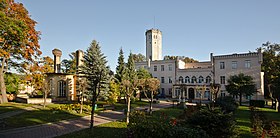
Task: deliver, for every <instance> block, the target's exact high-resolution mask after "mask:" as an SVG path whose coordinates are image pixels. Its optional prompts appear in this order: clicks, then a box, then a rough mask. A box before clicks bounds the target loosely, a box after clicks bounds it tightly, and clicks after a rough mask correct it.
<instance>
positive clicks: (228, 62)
mask: <svg viewBox="0 0 280 138" xmlns="http://www.w3.org/2000/svg"><path fill="white" fill-rule="evenodd" d="M212 59H213V63H214V68H213V70H214V72H215V83H218V84H221V93H220V95H221V96H224V95H228V93H227V92H226V88H225V86H226V85H227V80H228V79H229V77H230V76H232V75H238V74H239V73H243V74H245V75H249V76H252V77H253V78H254V82H255V84H256V87H257V91H258V93H257V94H255V95H253V96H252V97H244V98H246V99H256V100H261V99H263V98H264V97H263V95H264V84H263V83H264V81H263V75H264V74H263V72H261V63H262V53H261V51H258V52H255V53H244V54H232V55H220V56H213V57H212ZM236 98H238V97H236Z"/></svg>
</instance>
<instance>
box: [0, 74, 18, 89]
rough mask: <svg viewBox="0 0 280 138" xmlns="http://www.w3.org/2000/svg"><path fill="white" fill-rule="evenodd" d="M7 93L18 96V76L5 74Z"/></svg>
mask: <svg viewBox="0 0 280 138" xmlns="http://www.w3.org/2000/svg"><path fill="white" fill-rule="evenodd" d="M4 79H5V84H6V89H7V93H9V94H18V92H19V90H20V83H21V79H20V77H19V76H18V75H16V74H13V73H6V74H5V76H4Z"/></svg>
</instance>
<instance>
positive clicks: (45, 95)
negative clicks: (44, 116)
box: [44, 90, 47, 108]
mask: <svg viewBox="0 0 280 138" xmlns="http://www.w3.org/2000/svg"><path fill="white" fill-rule="evenodd" d="M46 99H47V94H46V90H44V108H46Z"/></svg>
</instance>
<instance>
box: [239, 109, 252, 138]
mask: <svg viewBox="0 0 280 138" xmlns="http://www.w3.org/2000/svg"><path fill="white" fill-rule="evenodd" d="M235 118H236V122H237V127H238V128H237V131H238V133H239V136H240V137H244V138H245V137H246V138H251V137H254V136H253V135H252V133H251V121H250V109H249V107H246V106H239V108H238V109H237V111H236V113H235Z"/></svg>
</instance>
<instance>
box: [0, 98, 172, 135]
mask: <svg viewBox="0 0 280 138" xmlns="http://www.w3.org/2000/svg"><path fill="white" fill-rule="evenodd" d="M171 106H172V103H169V102H164V101H161V102H160V103H159V104H154V105H153V111H156V110H159V109H161V108H167V107H171ZM142 108H143V109H145V108H147V107H142ZM138 109H140V108H138ZM124 117H125V116H124V114H123V112H120V111H105V112H102V113H100V114H99V115H97V116H95V118H94V119H95V121H94V126H97V125H100V124H104V123H108V122H112V121H116V120H119V119H122V118H124ZM89 123H90V116H85V117H81V118H79V119H73V120H68V121H60V122H56V123H48V124H43V125H36V126H30V127H23V128H16V129H9V130H4V131H0V138H52V137H56V136H60V135H64V134H67V133H71V132H74V131H78V130H81V129H85V128H88V127H89Z"/></svg>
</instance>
